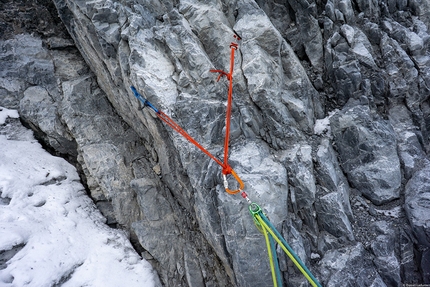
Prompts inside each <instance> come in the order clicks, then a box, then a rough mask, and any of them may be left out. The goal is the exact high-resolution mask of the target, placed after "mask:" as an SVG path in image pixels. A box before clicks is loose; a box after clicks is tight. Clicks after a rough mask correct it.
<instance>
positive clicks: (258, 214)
mask: <svg viewBox="0 0 430 287" xmlns="http://www.w3.org/2000/svg"><path fill="white" fill-rule="evenodd" d="M234 38H235V39H236V40H237V41H239V40H241V38H240V37H239V36H238V35H237V34H235V35H234ZM238 47H239V45H238V44H237V43H234V42H232V43H231V44H230V49H231V54H230V71H229V73H226V72H225V71H223V70H210V72H212V73H219V75H218V78H217V81H219V80H220V79H221V78H222V77H223V76H225V77H226V78H227V80H228V81H229V89H228V99H227V110H226V120H225V121H226V132H225V138H224V161H223V162H222V161H221V160H219V159H218V158H217V157H216V156H214V155H213V154H211V153H210V152H209V151H208V150H207V149H205V148H204V147H203V146H202V145H201V144H199V143H198V142H197V141H196V140H195V139H194V138H193V137H192V136H190V135H189V134H188V133H187V132H186V131H185V130H184V129H183V128H181V127H180V126H179V125H178V124H177V123H176V122H175V121H174V120H172V119H171V118H170V117H169V116H168V115H166V114H165V113H163V112H162V111H160V110H159V109H157V108H156V107H155V106H154V105H152V104H151V103H150V102H149V101H148V100H147V99H145V98H144V97H143V96H142V95H141V94H140V93H139V92H138V91H137V90H136V88H135V87H133V86H131V87H130V88H131V90H132V91H133V93H134V95H135V96H136V98H137V99H138V100H139V101H140V102H141V103H142V105H143V108H145V107H149V108H151V109H152V110H153V111H154V112H155V114H156V115H157V116H158V118H160V119H161V120H162V121H163V122H164V123H166V124H167V125H168V126H170V127H171V128H172V129H174V130H175V131H177V132H178V133H179V134H180V135H182V136H183V137H184V138H186V139H187V140H188V141H189V142H191V143H192V144H193V145H195V146H196V147H197V148H199V149H200V150H201V151H202V152H203V153H205V154H206V155H207V156H209V157H210V158H211V159H212V160H214V161H215V162H216V163H217V164H218V165H219V166H221V167H222V176H223V183H224V188H225V191H226V192H227V193H229V194H237V193H239V192H241V196H242V197H243V198H244V199H246V200H247V202H248V203H249V212H250V213H251V215H252V217H253V220H254V223H255V226H256V227H257V229H258V230H259V231H260V232H261V233H263V235H264V237H265V239H266V246H267V252H268V255H269V259H270V269H271V272H272V279H273V284H274V286H275V287H277V286H282V277H281V273H280V270H279V266H278V259H277V257H276V248H275V242H276V243H278V244H279V246H281V248H282V250H284V252H285V253H286V254H287V255H288V257H289V258H290V259H291V260H292V261H293V263H294V264H295V265H296V266H297V268H298V269H299V270H300V271H301V272H302V273H303V275H304V276H305V277H306V279H308V281H309V282H310V283H311V285H312V286H314V287H321V285H320V284H319V283H318V281H317V280H316V279H315V277H314V276H313V275H312V273H311V272H310V271H309V270H308V269H307V268H306V266H305V265H304V264H303V262H302V261H301V260H300V258H299V257H298V256H297V255H296V254H295V253H294V251H293V250H292V249H291V247H290V246H289V245H288V243H287V242H286V241H285V239H284V238H283V237H282V236H281V235H280V233H279V232H278V231H277V230H276V229H275V227H274V226H273V225H272V224H271V223H270V221H269V220H268V219H267V217H266V216H265V215H264V214H263V212H262V210H261V208H260V206H258V205H257V204H256V203H253V202H252V201H251V200H250V199H249V198H248V195H247V194H246V193H245V191H244V188H245V184H244V183H243V181H242V180H241V179H240V177H239V176H238V175H237V173H236V172H235V171H234V170H233V169H232V168H231V166H230V165H229V164H228V147H229V136H230V119H231V109H232V99H233V69H234V53H235V51H236V50H237V49H238ZM229 174H231V175H232V176H233V177H234V179H235V180H236V181H237V183H238V185H239V188H238V189H235V190H231V189H229V186H228V181H227V175H229Z"/></svg>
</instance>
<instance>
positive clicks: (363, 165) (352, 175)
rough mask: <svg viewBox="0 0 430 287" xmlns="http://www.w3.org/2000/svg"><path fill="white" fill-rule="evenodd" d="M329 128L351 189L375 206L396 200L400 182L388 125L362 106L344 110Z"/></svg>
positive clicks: (348, 107)
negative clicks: (358, 191)
mask: <svg viewBox="0 0 430 287" xmlns="http://www.w3.org/2000/svg"><path fill="white" fill-rule="evenodd" d="M330 124H331V128H332V132H333V135H334V140H335V143H336V147H337V149H338V152H339V156H340V163H341V165H342V167H343V169H344V171H345V172H346V174H347V177H348V180H349V181H350V182H351V183H352V184H353V186H354V187H355V188H357V189H358V190H360V191H361V192H362V193H363V194H364V195H365V196H366V197H368V198H369V199H370V200H372V201H373V202H374V203H375V204H378V205H379V204H383V203H386V202H389V201H391V200H393V199H396V198H398V197H399V196H400V193H399V192H400V184H401V179H402V178H401V172H400V162H399V158H398V156H397V149H396V137H395V134H394V130H393V128H392V127H391V125H390V124H389V123H387V122H386V121H384V120H383V119H382V118H380V117H378V115H375V114H372V113H371V111H370V109H369V108H368V107H367V106H364V105H357V106H352V107H350V106H346V107H345V108H344V109H343V110H342V111H339V112H338V113H336V114H335V115H334V116H333V117H331V118H330Z"/></svg>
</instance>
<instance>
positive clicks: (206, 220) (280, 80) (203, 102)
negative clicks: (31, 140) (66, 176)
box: [0, 0, 430, 286]
mask: <svg viewBox="0 0 430 287" xmlns="http://www.w3.org/2000/svg"><path fill="white" fill-rule="evenodd" d="M54 4H55V8H54V6H53V3H51V2H49V1H48V0H46V1H38V2H37V3H36V2H35V3H30V4H29V3H26V1H23V2H19V1H13V2H12V1H10V2H2V4H0V5H2V7H1V8H2V9H0V11H4V12H0V16H1V17H2V19H4V21H3V23H4V24H2V25H1V26H0V29H1V30H0V31H1V32H2V39H1V42H0V47H1V49H0V60H1V62H0V63H1V64H0V65H1V69H0V75H1V78H0V106H5V107H7V108H17V109H19V111H20V114H21V118H22V119H23V121H24V122H25V123H26V124H27V125H28V126H30V127H32V128H33V129H34V130H35V131H36V134H37V135H38V137H39V138H40V140H41V141H43V142H44V144H45V145H46V147H47V148H49V149H50V150H52V151H53V152H56V153H58V154H61V155H63V156H65V157H66V158H68V159H69V160H70V161H72V162H74V163H75V164H76V165H77V166H78V168H79V169H80V171H81V175H82V178H83V180H84V181H85V183H86V185H87V186H88V190H89V192H90V194H91V196H92V197H93V199H94V200H95V202H96V204H97V206H98V207H99V208H100V210H101V211H102V213H103V214H104V215H105V216H106V218H107V220H108V223H109V224H111V225H112V226H117V227H120V228H123V229H125V230H127V231H128V232H129V234H130V240H131V241H132V242H133V243H134V245H135V247H136V249H137V250H138V251H139V252H141V254H142V256H144V257H145V258H147V259H148V260H150V262H152V263H153V264H154V266H155V267H156V269H157V270H158V272H159V274H160V278H161V280H162V281H163V283H164V284H165V285H166V286H266V285H270V282H271V275H270V267H269V263H268V260H267V258H266V256H267V255H266V250H265V243H264V237H263V236H262V235H261V234H260V233H259V231H258V230H257V229H256V228H255V226H254V223H253V221H252V218H251V216H250V215H249V212H248V208H247V204H246V202H245V201H243V200H242V198H241V197H239V196H233V195H229V194H227V193H225V192H224V188H223V185H222V178H221V169H220V167H219V166H218V165H217V164H215V163H214V162H213V161H211V160H210V159H209V158H208V157H206V156H205V155H204V154H203V153H201V152H200V151H199V150H198V149H196V148H195V147H193V146H192V145H190V144H189V143H188V142H187V141H186V140H185V139H183V138H182V137H181V136H180V135H178V134H177V133H175V131H173V130H172V129H170V128H169V127H167V126H165V125H163V124H162V122H161V121H160V120H159V119H158V118H157V117H156V116H155V114H154V113H153V112H152V111H151V110H149V109H141V106H140V105H139V102H138V101H137V100H136V99H135V98H134V96H133V94H132V92H131V91H130V89H129V87H130V85H133V86H135V87H136V88H137V89H138V90H139V91H140V92H141V93H142V94H143V95H144V96H145V97H146V98H147V99H148V100H149V101H150V102H151V103H153V104H154V105H155V106H157V107H158V108H160V109H161V110H163V111H164V112H165V113H166V114H168V115H169V116H171V117H172V118H173V119H174V120H175V121H176V122H178V123H179V124H180V125H181V126H182V127H184V128H185V129H186V131H187V132H188V133H189V134H190V135H191V136H193V137H194V138H195V139H196V140H197V141H198V142H199V143H201V144H202V145H203V146H204V147H206V148H208V150H209V151H210V152H211V153H212V154H214V155H216V156H219V158H221V159H222V156H223V137H224V131H225V128H224V124H225V106H226V100H227V91H228V85H227V81H226V80H225V78H223V79H222V80H221V81H220V82H216V77H217V75H214V74H212V73H210V72H209V70H210V69H214V68H215V69H222V70H225V71H227V72H228V69H229V65H230V48H229V45H230V42H231V41H233V40H234V39H233V37H232V36H233V33H234V31H235V32H236V33H238V34H239V35H240V36H241V37H242V40H241V41H240V43H239V49H238V50H237V51H236V54H235V55H236V57H235V62H234V64H235V68H234V72H233V79H234V84H233V90H234V93H233V110H232V119H231V135H230V155H229V162H230V165H231V166H232V167H233V168H234V170H235V171H236V172H237V174H238V175H239V176H240V177H241V179H242V180H243V181H244V182H245V190H246V192H247V193H248V195H249V197H250V198H251V200H252V201H255V202H256V203H258V204H260V205H261V206H262V207H263V209H264V211H265V213H266V214H267V215H268V216H269V218H270V220H271V221H272V223H273V224H274V225H275V226H276V227H277V228H278V229H279V230H280V231H282V232H283V235H284V236H285V237H286V239H287V241H291V245H292V247H293V249H295V250H296V251H297V253H298V254H299V255H300V256H301V258H302V260H303V261H304V262H306V264H307V266H308V267H309V269H310V270H311V271H312V272H313V273H314V275H315V276H316V277H317V278H318V279H319V280H320V282H321V284H322V285H323V286H401V284H402V283H411V284H412V283H417V284H418V283H423V282H428V280H429V279H428V274H429V270H428V267H427V266H428V264H427V262H428V261H429V254H430V252H429V250H430V249H429V248H430V243H429V242H428V235H429V226H428V223H426V218H427V217H426V215H427V214H429V213H430V210H429V208H430V207H429V205H428V204H427V203H426V202H428V194H429V192H430V191H429V190H428V188H427V186H428V180H426V178H427V179H428V177H429V176H428V175H429V169H428V152H429V151H430V146H429V140H430V133H429V131H430V104H429V95H430V90H429V87H430V53H429V44H430V36H429V33H428V29H429V28H430V24H429V19H430V15H429V13H428V11H429V10H428V9H427V10H426V9H425V7H429V6H430V2H429V1H427V2H426V1H421V2H419V3H418V2H417V1H409V2H408V1H404V2H402V1H397V2H395V1H394V2H393V1H385V2H384V1H379V2H366V1H358V2H354V3H353V2H352V1H349V0H344V1H337V0H334V1H332V0H329V1H326V2H325V3H324V2H318V1H308V2H306V1H299V2H297V1H247V0H237V1H204V2H201V1H156V0H151V1H117V2H115V1H110V0H108V1H101V0H100V1H85V0H79V1H71V0H54ZM55 9H56V10H55ZM31 13H38V14H39V15H45V17H44V19H45V20H44V21H39V22H36V21H33V22H32V20H29V19H36V18H37V17H33V16H34V15H32V14H31ZM56 13H58V15H59V16H60V18H61V20H62V22H63V23H64V26H65V28H66V29H67V31H68V33H69V34H70V36H71V38H72V39H70V38H69V36H68V34H67V33H66V31H65V29H64V27H63V26H61V25H59V20H58V18H56V17H55V15H56ZM49 23H51V24H49ZM72 40H73V41H72ZM229 182H230V184H234V180H232V179H231V180H229ZM403 205H404V206H405V207H404V208H403ZM280 255H281V254H280ZM280 267H281V270H282V271H283V276H284V279H285V283H286V284H288V285H291V286H299V285H304V284H306V283H305V282H306V279H305V278H304V277H303V276H301V274H300V272H298V271H297V270H296V269H295V268H294V267H293V266H292V265H291V262H290V261H289V260H288V259H287V258H285V257H283V256H280Z"/></svg>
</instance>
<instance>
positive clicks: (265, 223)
mask: <svg viewBox="0 0 430 287" xmlns="http://www.w3.org/2000/svg"><path fill="white" fill-rule="evenodd" d="M249 212H250V213H251V215H252V217H253V220H254V223H255V225H256V226H257V228H258V230H260V231H261V232H262V233H263V234H264V237H265V238H266V245H267V246H268V253H269V260H270V268H271V271H272V279H273V284H274V286H275V287H277V284H278V283H277V276H276V274H274V273H275V272H276V270H274V269H275V268H274V263H273V262H272V261H273V256H272V255H271V254H272V251H269V250H270V249H271V248H270V244H269V243H268V242H269V240H270V238H269V235H270V236H272V237H273V239H275V241H276V242H277V243H278V244H279V246H280V247H281V248H282V250H283V251H284V252H285V254H287V256H288V257H289V258H290V259H291V261H293V263H294V265H296V267H297V268H298V269H299V270H300V272H302V274H303V275H304V276H305V277H306V279H307V280H308V281H309V283H310V284H311V285H312V286H314V287H321V284H320V283H319V282H318V280H317V279H316V278H315V277H314V276H313V275H312V273H311V272H310V271H309V269H308V268H307V267H306V266H305V264H304V263H303V262H302V261H301V260H300V258H299V257H298V256H297V255H296V254H295V253H294V251H293V250H292V249H291V247H290V246H289V245H288V243H287V242H286V241H285V239H284V238H283V237H282V236H281V234H280V233H279V232H278V231H277V230H276V228H275V227H274V226H273V225H272V223H270V221H269V219H267V217H266V216H265V215H264V214H263V211H262V210H261V208H260V206H258V204H256V203H251V204H250V205H249ZM275 252H276V250H275Z"/></svg>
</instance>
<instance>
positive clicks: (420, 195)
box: [405, 161, 430, 247]
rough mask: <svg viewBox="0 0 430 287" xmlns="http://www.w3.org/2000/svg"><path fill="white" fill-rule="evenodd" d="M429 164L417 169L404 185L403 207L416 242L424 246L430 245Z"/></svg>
mask: <svg viewBox="0 0 430 287" xmlns="http://www.w3.org/2000/svg"><path fill="white" fill-rule="evenodd" d="M429 174H430V164H429V162H428V161H426V163H425V165H424V166H423V167H422V168H421V169H420V170H418V171H417V172H416V173H414V175H413V176H412V178H411V179H410V180H409V181H408V183H407V184H406V187H405V209H406V214H407V216H408V219H409V222H410V223H411V226H412V230H413V232H414V234H415V236H416V238H417V240H418V242H419V243H420V244H422V245H424V246H427V247H429V246H430V240H429V232H430V229H429V226H428V222H429V216H430V215H429V212H428V203H429V200H430V199H429V197H430V192H429V188H430V182H429Z"/></svg>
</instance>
